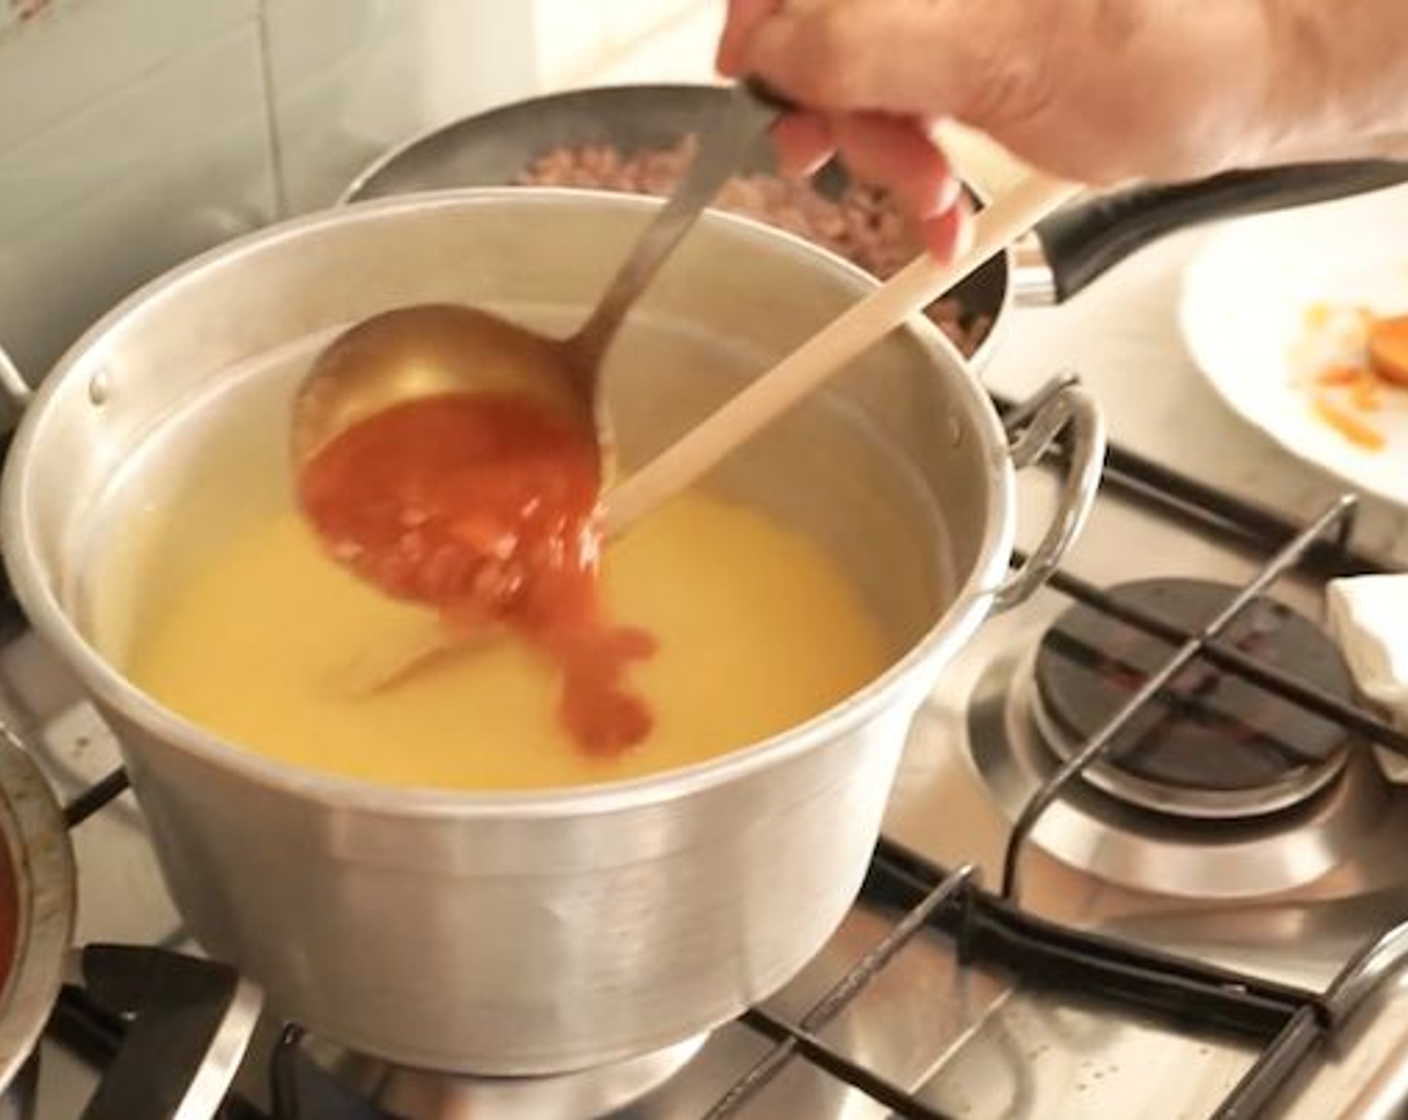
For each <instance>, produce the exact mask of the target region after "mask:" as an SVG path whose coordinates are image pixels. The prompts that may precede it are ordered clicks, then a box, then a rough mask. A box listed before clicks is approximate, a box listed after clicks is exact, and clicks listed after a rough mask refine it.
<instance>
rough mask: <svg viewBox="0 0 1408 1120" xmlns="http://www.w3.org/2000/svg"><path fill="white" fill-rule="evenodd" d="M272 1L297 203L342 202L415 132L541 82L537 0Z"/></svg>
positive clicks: (276, 117) (272, 34)
mask: <svg viewBox="0 0 1408 1120" xmlns="http://www.w3.org/2000/svg"><path fill="white" fill-rule="evenodd" d="M588 6H590V5H588ZM264 11H265V43H266V58H267V64H268V76H269V94H270V100H271V106H272V111H273V121H274V127H275V141H276V158H277V160H278V163H279V167H280V171H281V183H282V186H283V189H284V192H285V195H284V200H283V201H284V203H285V205H286V207H287V208H288V209H289V210H290V211H293V212H299V211H303V210H307V209H310V208H312V207H317V206H323V205H328V204H330V203H332V202H334V201H335V200H336V198H337V196H338V195H339V194H340V193H341V190H342V188H343V187H345V186H346V184H347V183H348V182H349V181H350V180H351V179H352V178H353V176H354V175H355V173H356V172H357V171H359V170H361V168H362V167H363V166H365V165H366V164H367V163H368V162H370V161H371V159H372V158H374V157H375V156H376V155H378V154H380V153H381V152H383V151H385V150H386V149H387V148H388V147H390V146H391V145H393V144H396V143H398V142H400V141H401V140H403V139H405V138H406V137H407V136H410V135H413V134H415V133H417V132H420V131H422V130H424V129H426V128H429V127H433V126H436V125H440V124H443V123H446V122H448V121H450V120H452V119H454V118H455V117H457V116H459V115H462V114H464V113H467V112H472V111H475V110H477V109H481V108H485V107H487V106H489V105H493V104H497V103H499V102H502V101H507V100H512V99H514V98H519V97H525V96H528V95H529V94H531V93H533V92H535V91H536V89H537V88H538V74H537V62H536V56H535V52H534V42H533V36H532V24H531V10H530V7H529V6H528V5H525V4H521V3H512V4H509V3H497V2H492V0H486V2H478V0H439V2H425V0H419V2H417V3H414V4H411V3H407V0H340V2H337V3H330V2H329V0H265V7H264Z"/></svg>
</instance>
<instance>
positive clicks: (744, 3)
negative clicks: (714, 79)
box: [714, 0, 782, 78]
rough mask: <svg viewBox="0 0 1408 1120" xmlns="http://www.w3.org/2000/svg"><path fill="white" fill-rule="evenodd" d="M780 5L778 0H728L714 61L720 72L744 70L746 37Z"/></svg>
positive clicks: (732, 75)
mask: <svg viewBox="0 0 1408 1120" xmlns="http://www.w3.org/2000/svg"><path fill="white" fill-rule="evenodd" d="M781 7H782V0H728V15H727V17H726V18H725V20H724V31H723V35H722V37H721V38H720V39H719V51H718V55H717V57H716V58H715V63H714V64H715V66H716V67H717V68H718V71H719V73H720V74H724V75H727V76H728V77H730V78H736V77H738V76H740V75H741V74H744V73H747V71H746V69H744V67H743V65H742V62H743V57H744V52H745V49H746V45H747V42H748V40H749V38H750V37H751V36H752V34H753V32H754V31H756V30H757V28H758V25H759V24H760V23H762V22H763V21H764V20H765V19H767V18H768V17H769V16H770V15H773V14H774V13H775V12H777V11H778V10H780V9H781Z"/></svg>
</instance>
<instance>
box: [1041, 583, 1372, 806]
mask: <svg viewBox="0 0 1408 1120" xmlns="http://www.w3.org/2000/svg"><path fill="white" fill-rule="evenodd" d="M1236 593H1237V589H1236V588H1235V587H1229V586H1225V585H1222V584H1217V583H1210V582H1205V581H1201V580H1181V579H1180V580H1172V579H1157V580H1147V581H1143V582H1138V583H1130V584H1125V585H1123V586H1121V587H1118V588H1116V589H1114V590H1113V592H1112V594H1113V595H1114V597H1115V598H1116V599H1118V600H1119V601H1120V602H1122V603H1125V604H1128V605H1130V606H1132V607H1137V608H1139V609H1140V610H1142V611H1144V612H1146V613H1149V614H1152V615H1154V616H1156V617H1158V618H1162V619H1164V620H1166V621H1168V622H1170V623H1173V624H1175V625H1178V626H1181V627H1183V628H1185V629H1187V630H1190V631H1196V630H1198V629H1201V628H1202V627H1203V626H1205V625H1207V623H1208V622H1210V621H1211V620H1212V618H1213V617H1214V616H1215V615H1216V614H1217V612H1218V611H1219V610H1221V609H1222V608H1223V607H1224V606H1225V605H1226V604H1227V603H1228V601H1229V600H1230V599H1231V598H1232V596H1234V595H1235V594H1236ZM1222 641H1223V642H1225V643H1226V644H1229V645H1231V646H1233V647H1235V648H1236V649H1239V650H1241V651H1242V652H1243V653H1245V654H1247V655H1248V656H1249V657H1252V658H1254V659H1256V660H1257V661H1259V662H1261V663H1262V664H1265V665H1267V666H1269V667H1272V668H1275V669H1279V670H1281V671H1283V672H1285V673H1287V674H1288V675H1291V676H1294V677H1296V678H1297V679H1299V680H1301V681H1303V682H1305V683H1307V684H1311V685H1314V686H1316V687H1317V688H1319V689H1321V690H1323V691H1325V692H1327V693H1329V694H1331V695H1332V696H1336V697H1340V698H1343V699H1344V700H1346V701H1348V700H1350V699H1352V695H1353V694H1352V688H1351V682H1350V676H1349V671H1348V669H1347V668H1346V666H1345V664H1344V660H1343V659H1342V658H1341V656H1340V653H1339V650H1338V649H1337V648H1336V647H1335V645H1334V643H1333V642H1332V641H1331V640H1330V639H1329V638H1328V637H1327V636H1326V635H1325V634H1324V633H1322V632H1321V631H1320V630H1319V629H1318V628H1317V627H1316V626H1315V625H1314V624H1313V623H1311V622H1309V621H1308V620H1307V619H1305V618H1303V617H1302V616H1300V615H1298V614H1296V613H1295V612H1293V611H1292V610H1290V608H1288V607H1286V606H1284V605H1283V604H1281V603H1278V602H1276V601H1275V600H1272V599H1266V598H1262V599H1258V600H1256V601H1255V602H1253V603H1251V604H1250V605H1248V606H1247V607H1246V609H1244V610H1243V611H1242V612H1241V613H1240V614H1239V615H1238V616H1237V618H1236V619H1235V620H1233V622H1232V623H1231V625H1230V626H1228V627H1227V628H1226V629H1225V630H1224V631H1223V634H1222ZM1172 653H1173V647H1172V646H1170V645H1169V644H1167V643H1166V642H1163V641H1161V640H1159V639H1158V638H1155V637H1152V636H1150V635H1148V634H1145V633H1144V632H1143V631H1141V630H1137V629H1135V628H1134V627H1132V626H1128V625H1126V624H1124V623H1122V622H1119V621H1117V620H1115V619H1113V618H1111V617H1109V616H1108V615H1106V614H1104V613H1103V612H1101V611H1099V610H1097V609H1095V608H1093V607H1087V606H1084V605H1077V606H1075V607H1073V608H1071V609H1070V610H1068V611H1066V612H1065V613H1064V614H1063V615H1062V616H1061V617H1060V618H1059V619H1057V621H1056V623H1055V624H1054V625H1053V626H1052V627H1051V629H1050V630H1048V631H1047V632H1046V634H1045V635H1044V636H1043V638H1042V640H1041V644H1040V646H1039V648H1038V651H1037V657H1036V672H1035V676H1036V699H1037V703H1036V709H1037V713H1038V723H1039V724H1040V725H1041V727H1042V730H1043V732H1044V733H1045V735H1046V738H1047V739H1048V740H1049V743H1050V745H1051V747H1052V748H1053V749H1055V750H1056V751H1057V753H1058V754H1061V755H1062V756H1063V757H1069V756H1070V755H1071V754H1073V753H1074V752H1075V750H1076V749H1078V748H1079V747H1080V745H1081V744H1083V743H1084V742H1086V741H1087V740H1088V739H1089V738H1090V737H1091V736H1092V735H1094V734H1095V733H1096V732H1097V731H1098V730H1099V729H1100V728H1101V727H1102V726H1103V725H1104V724H1105V722H1106V721H1107V720H1108V719H1109V718H1110V717H1111V716H1112V715H1114V713H1115V712H1116V711H1117V710H1118V709H1119V708H1120V707H1122V706H1123V705H1124V704H1125V703H1126V702H1127V701H1128V700H1129V699H1130V697H1131V696H1132V695H1133V694H1134V692H1135V691H1136V690H1137V689H1139V688H1140V687H1141V686H1142V685H1143V684H1144V682H1145V681H1146V680H1147V679H1148V678H1149V676H1150V675H1151V674H1152V673H1155V672H1157V671H1158V670H1159V668H1160V667H1161V666H1162V665H1164V664H1165V663H1166V662H1167V661H1168V659H1169V657H1170V656H1172ZM1349 739H1350V734H1349V732H1348V731H1347V730H1346V729H1345V728H1343V727H1341V726H1339V725H1338V724H1336V723H1334V722H1332V721H1330V720H1326V719H1322V718H1320V717H1319V716H1316V715H1313V714H1312V713H1309V712H1306V711H1304V710H1303V709H1301V708H1300V707H1298V706H1296V705H1294V704H1291V703H1290V702H1288V701H1286V700H1283V699H1281V698H1280V697H1278V696H1276V695H1275V694H1273V693H1270V692H1267V691H1265V690H1263V689H1261V688H1258V687H1257V686H1256V685H1254V684H1252V683H1250V682H1248V681H1244V680H1242V679H1241V678H1240V677H1237V676H1235V675H1233V674H1231V673H1224V672H1222V671H1221V670H1219V669H1217V668H1216V667H1214V666H1212V665H1209V664H1208V663H1207V662H1206V661H1203V660H1201V659H1200V660H1197V661H1195V662H1194V663H1193V664H1191V665H1189V666H1188V667H1187V668H1186V669H1184V671H1183V672H1182V673H1180V674H1179V675H1178V676H1177V677H1176V678H1175V679H1174V680H1173V682H1172V683H1171V684H1170V685H1169V687H1168V688H1167V689H1165V690H1164V691H1163V693H1161V694H1160V695H1159V696H1158V697H1156V698H1155V699H1154V700H1153V701H1152V702H1151V703H1150V704H1148V705H1147V706H1146V707H1145V708H1144V709H1143V710H1142V711H1141V712H1140V713H1139V714H1138V715H1137V716H1135V718H1134V719H1133V720H1132V721H1131V722H1130V724H1129V725H1128V726H1126V727H1125V729H1124V731H1123V732H1121V734H1120V735H1118V736H1117V737H1116V739H1115V741H1114V742H1113V743H1111V744H1110V747H1109V749H1108V751H1107V752H1106V753H1105V755H1104V756H1103V757H1102V758H1101V759H1100V760H1099V761H1098V762H1097V763H1096V764H1095V765H1093V766H1092V767H1091V768H1090V769H1089V770H1087V771H1086V774H1085V776H1086V778H1087V780H1089V781H1090V782H1091V783H1092V784H1094V785H1097V786H1099V787H1100V788H1102V789H1104V790H1106V791H1107V792H1109V793H1112V794H1114V795H1116V796H1119V797H1122V798H1124V799H1125V800H1127V801H1131V802H1134V803H1136V804H1139V805H1143V806H1146V807H1149V808H1154V809H1159V810H1162V811H1164V812H1168V813H1173V814H1176V815H1179V816H1197V817H1234V816H1253V815H1258V814H1262V813H1268V812H1274V811H1276V810H1278V809H1283V808H1286V807H1287V806H1289V805H1292V804H1295V803H1296V802H1298V801H1301V800H1303V799H1304V798H1306V797H1308V796H1310V795H1311V794H1312V793H1314V792H1315V791H1316V790H1318V789H1320V788H1321V787H1322V786H1324V785H1325V783H1326V782H1328V781H1329V780H1330V779H1331V778H1333V777H1334V776H1335V775H1336V774H1337V773H1338V772H1339V771H1340V770H1341V769H1342V768H1343V766H1344V763H1345V760H1346V757H1347V752H1348V750H1349Z"/></svg>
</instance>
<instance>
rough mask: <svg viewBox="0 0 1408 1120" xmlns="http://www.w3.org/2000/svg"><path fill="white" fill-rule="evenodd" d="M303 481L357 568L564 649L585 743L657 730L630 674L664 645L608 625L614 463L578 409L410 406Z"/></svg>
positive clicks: (497, 399)
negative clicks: (604, 462) (602, 580)
mask: <svg viewBox="0 0 1408 1120" xmlns="http://www.w3.org/2000/svg"><path fill="white" fill-rule="evenodd" d="M298 488H299V500H300V502H301V503H302V505H303V509H304V511H305V513H306V514H307V516H308V517H309V519H310V520H311V521H312V523H313V525H314V526H315V527H316V529H317V530H318V532H319V533H320V534H321V536H322V537H323V539H324V541H325V542H326V544H327V546H328V547H329V548H330V549H331V551H332V554H333V555H334V556H335V557H336V558H337V559H338V560H340V561H342V562H343V563H345V564H347V565H348V566H349V567H350V568H351V569H352V570H353V571H354V572H356V573H357V574H358V575H360V576H361V577H363V578H364V579H367V580H369V581H370V582H372V583H373V584H375V585H376V586H378V587H379V588H381V589H382V590H384V591H385V592H387V593H388V594H391V595H394V596H397V597H399V598H403V599H411V600H416V601H419V602H424V603H427V604H430V605H432V606H434V607H436V608H437V609H438V610H439V611H440V614H441V616H442V617H443V618H444V619H445V621H446V622H447V623H448V624H450V625H452V626H455V627H459V628H462V629H466V630H468V629H473V628H476V627H480V626H483V625H485V624H488V623H499V624H503V625H507V626H509V627H511V628H513V629H514V630H516V631H518V632H519V633H520V634H522V635H523V636H524V637H525V638H526V639H527V640H528V641H530V642H531V643H532V644H533V645H534V646H535V647H537V648H538V649H540V650H542V651H543V652H544V653H545V654H546V655H548V656H550V657H551V658H553V660H554V661H555V662H556V664H557V665H558V666H559V668H560V671H561V673H562V691H561V699H560V706H559V713H560V716H561V718H562V720H563V722H564V724H565V725H566V727H567V729H568V730H569V732H570V733H571V734H572V736H573V737H574V738H575V740H576V741H577V742H578V744H580V746H581V747H582V748H583V749H585V750H587V751H590V752H594V753H611V752H616V751H620V750H624V749H626V748H628V747H631V746H633V745H635V744H637V743H639V742H641V741H642V740H643V739H644V738H645V737H646V736H647V735H648V734H649V733H650V728H651V715H650V711H649V709H648V708H647V707H646V705H645V703H644V701H643V700H642V699H641V698H640V697H639V696H637V695H635V694H633V693H632V692H631V691H630V690H629V689H628V688H627V687H626V683H625V677H626V671H627V669H628V668H629V666H630V664H631V663H632V662H634V661H637V660H640V659H642V658H646V657H649V656H651V654H652V653H653V652H654V650H655V642H654V639H653V638H652V637H651V636H650V635H649V634H647V633H646V632H644V631H642V630H639V629H636V628H632V627H625V626H615V625H612V624H611V623H610V622H609V621H608V620H607V619H606V618H605V615H604V612H603V610H602V606H601V602H600V598H599V595H598V589H597V582H598V572H599V567H600V558H601V543H602V542H601V530H600V526H599V519H598V511H597V501H598V497H599V494H600V488H601V477H600V462H599V458H598V453H597V448H596V444H595V443H594V442H593V440H592V439H591V437H590V434H589V433H587V432H584V431H582V430H581V429H580V428H579V427H578V426H576V425H574V424H573V423H572V422H571V421H570V420H569V419H568V418H567V417H565V416H563V415H561V414H559V413H558V412H557V411H556V410H554V409H553V408H551V407H550V406H547V405H544V404H540V403H538V402H536V401H533V400H531V399H528V398H526V397H522V396H518V395H511V394H503V395H496V394H444V395H440V396H432V397H425V398H421V399H418V400H412V401H407V402H404V403H401V404H398V405H394V406H392V407H391V408H388V409H386V410H384V411H382V412H379V413H377V414H375V415H374V416H371V417H369V418H368V419H366V420H363V421H360V422H359V423H357V424H354V425H353V426H351V427H350V428H348V429H347V430H346V431H344V432H342V433H340V434H339V435H338V436H337V437H336V438H334V439H333V440H332V441H331V442H329V443H328V444H327V445H326V446H325V447H324V448H322V449H321V450H320V451H319V452H318V453H317V454H316V455H315V456H314V457H313V458H312V459H310V460H309V461H308V463H307V464H306V465H305V466H304V468H303V470H302V472H301V473H300V476H299V479H298Z"/></svg>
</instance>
